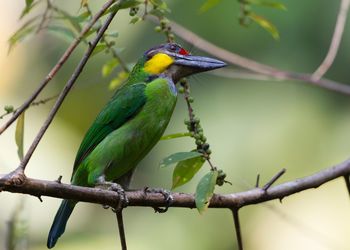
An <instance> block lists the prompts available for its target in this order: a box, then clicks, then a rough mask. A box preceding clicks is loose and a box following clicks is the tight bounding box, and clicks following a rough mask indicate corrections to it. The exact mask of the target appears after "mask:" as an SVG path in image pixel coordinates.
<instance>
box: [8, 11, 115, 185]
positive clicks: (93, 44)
mask: <svg viewBox="0 0 350 250" xmlns="http://www.w3.org/2000/svg"><path fill="white" fill-rule="evenodd" d="M116 14H117V11H114V12H112V13H111V14H110V15H109V16H108V18H107V19H106V21H105V23H104V24H103V25H102V27H101V28H100V30H99V31H98V34H97V35H96V37H95V39H94V40H93V41H92V42H91V43H89V48H88V49H87V51H86V52H85V54H84V56H83V58H82V59H81V61H80V62H79V64H78V66H77V67H76V69H75V70H74V72H73V74H72V76H71V78H70V79H69V80H68V82H67V83H66V86H65V87H64V89H63V90H62V92H61V93H60V95H59V96H58V98H57V101H56V103H55V104H54V106H53V108H52V110H51V111H50V113H49V116H48V118H47V119H46V121H45V122H44V124H43V126H42V127H41V128H40V131H39V133H38V134H37V136H36V137H35V139H34V141H33V143H32V145H31V146H30V147H29V149H28V151H27V153H26V155H25V156H24V158H23V160H22V162H21V164H20V165H19V167H18V168H17V170H15V171H14V172H13V174H15V175H16V174H18V172H19V175H17V176H16V177H17V180H15V181H21V180H22V179H23V173H24V170H25V168H26V165H27V164H28V162H29V160H30V158H31V156H32V154H33V152H34V151H35V149H36V147H37V146H38V144H39V142H40V140H41V138H42V137H43V136H44V134H45V132H46V130H47V128H48V127H49V125H50V124H51V122H52V120H53V118H54V117H55V115H56V113H57V111H58V109H59V108H60V106H61V104H62V102H63V101H64V99H65V97H66V96H67V94H68V93H69V91H70V90H71V88H72V87H73V85H74V83H75V81H76V80H77V79H78V77H79V75H80V74H81V72H82V70H83V68H84V67H85V65H86V63H87V61H88V60H89V58H90V56H91V54H92V52H93V50H94V49H95V47H96V45H97V44H98V42H99V41H100V39H101V37H102V36H103V34H104V32H105V31H106V30H107V28H108V26H109V24H110V23H111V22H112V20H113V18H114V16H115V15H116Z"/></svg>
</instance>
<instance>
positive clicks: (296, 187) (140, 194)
mask: <svg viewBox="0 0 350 250" xmlns="http://www.w3.org/2000/svg"><path fill="white" fill-rule="evenodd" d="M349 174H350V159H349V160H347V161H344V162H343V163H340V164H339V165H336V166H334V167H330V168H327V169H324V170H322V171H320V172H317V173H315V174H313V175H310V176H308V177H304V178H301V179H296V180H293V181H289V182H285V183H283V184H279V185H277V186H274V187H270V188H269V189H268V190H267V191H264V190H263V189H261V188H254V189H251V190H248V191H244V192H240V193H235V194H224V195H221V194H215V195H214V196H213V197H212V199H211V201H210V205H209V207H212V208H229V209H233V208H235V209H238V208H241V207H244V206H247V205H251V204H257V203H262V202H264V201H269V200H274V199H280V200H282V199H283V198H284V197H287V196H289V195H292V194H295V193H298V192H301V191H304V190H307V189H311V188H317V187H319V186H321V185H322V184H324V183H327V182H329V181H331V180H334V179H336V178H338V177H342V176H345V175H349ZM0 190H2V191H8V192H12V193H24V194H30V195H33V196H36V197H40V196H42V195H44V196H51V197H56V198H64V199H73V200H78V201H84V202H91V203H97V204H102V205H108V206H111V207H116V206H117V204H118V202H119V196H118V194H117V193H116V192H113V191H109V190H102V189H98V188H89V187H80V186H73V185H68V184H62V183H59V182H57V181H44V180H36V179H31V178H26V179H25V181H24V182H23V183H22V184H20V185H16V184H15V183H14V182H13V180H12V179H11V176H9V175H6V176H4V177H2V178H1V179H0ZM171 195H172V196H173V198H174V200H173V202H172V204H171V205H170V206H171V207H187V208H195V201H194V195H193V194H185V193H172V194H171ZM126 196H127V199H128V200H129V204H128V205H129V206H142V207H161V206H165V205H167V204H166V201H165V200H164V196H163V195H162V194H157V193H145V192H144V190H138V191H128V192H126Z"/></svg>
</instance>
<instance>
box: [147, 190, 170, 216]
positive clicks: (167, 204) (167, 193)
mask: <svg viewBox="0 0 350 250" xmlns="http://www.w3.org/2000/svg"><path fill="white" fill-rule="evenodd" d="M143 191H144V193H145V194H146V195H147V193H156V194H162V195H163V196H164V200H165V207H164V208H161V207H153V209H154V212H156V213H165V212H166V211H168V209H169V207H170V205H171V204H172V203H173V200H174V198H173V196H172V195H171V194H170V191H168V190H166V189H163V188H149V187H145V188H144V189H143Z"/></svg>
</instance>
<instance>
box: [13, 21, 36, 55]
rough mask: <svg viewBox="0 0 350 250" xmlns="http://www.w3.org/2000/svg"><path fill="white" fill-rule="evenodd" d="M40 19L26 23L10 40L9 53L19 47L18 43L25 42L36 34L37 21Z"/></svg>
mask: <svg viewBox="0 0 350 250" xmlns="http://www.w3.org/2000/svg"><path fill="white" fill-rule="evenodd" d="M37 19H38V17H34V18H32V19H30V20H28V21H27V22H25V23H24V24H23V25H22V26H21V27H20V28H19V29H18V30H17V31H16V32H15V33H14V34H13V35H12V36H11V37H10V38H9V40H8V42H9V50H8V53H10V52H11V50H12V49H13V48H14V47H15V46H16V45H17V43H19V42H21V41H23V40H24V39H25V38H26V37H28V36H29V35H31V34H33V33H34V30H35V29H36V25H35V21H36V20H37Z"/></svg>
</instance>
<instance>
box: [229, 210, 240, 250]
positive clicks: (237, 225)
mask: <svg viewBox="0 0 350 250" xmlns="http://www.w3.org/2000/svg"><path fill="white" fill-rule="evenodd" d="M238 210H239V208H231V212H232V215H233V222H234V223H235V231H236V238H237V245H238V249H239V250H243V241H242V232H241V225H240V223H239V215H238Z"/></svg>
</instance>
